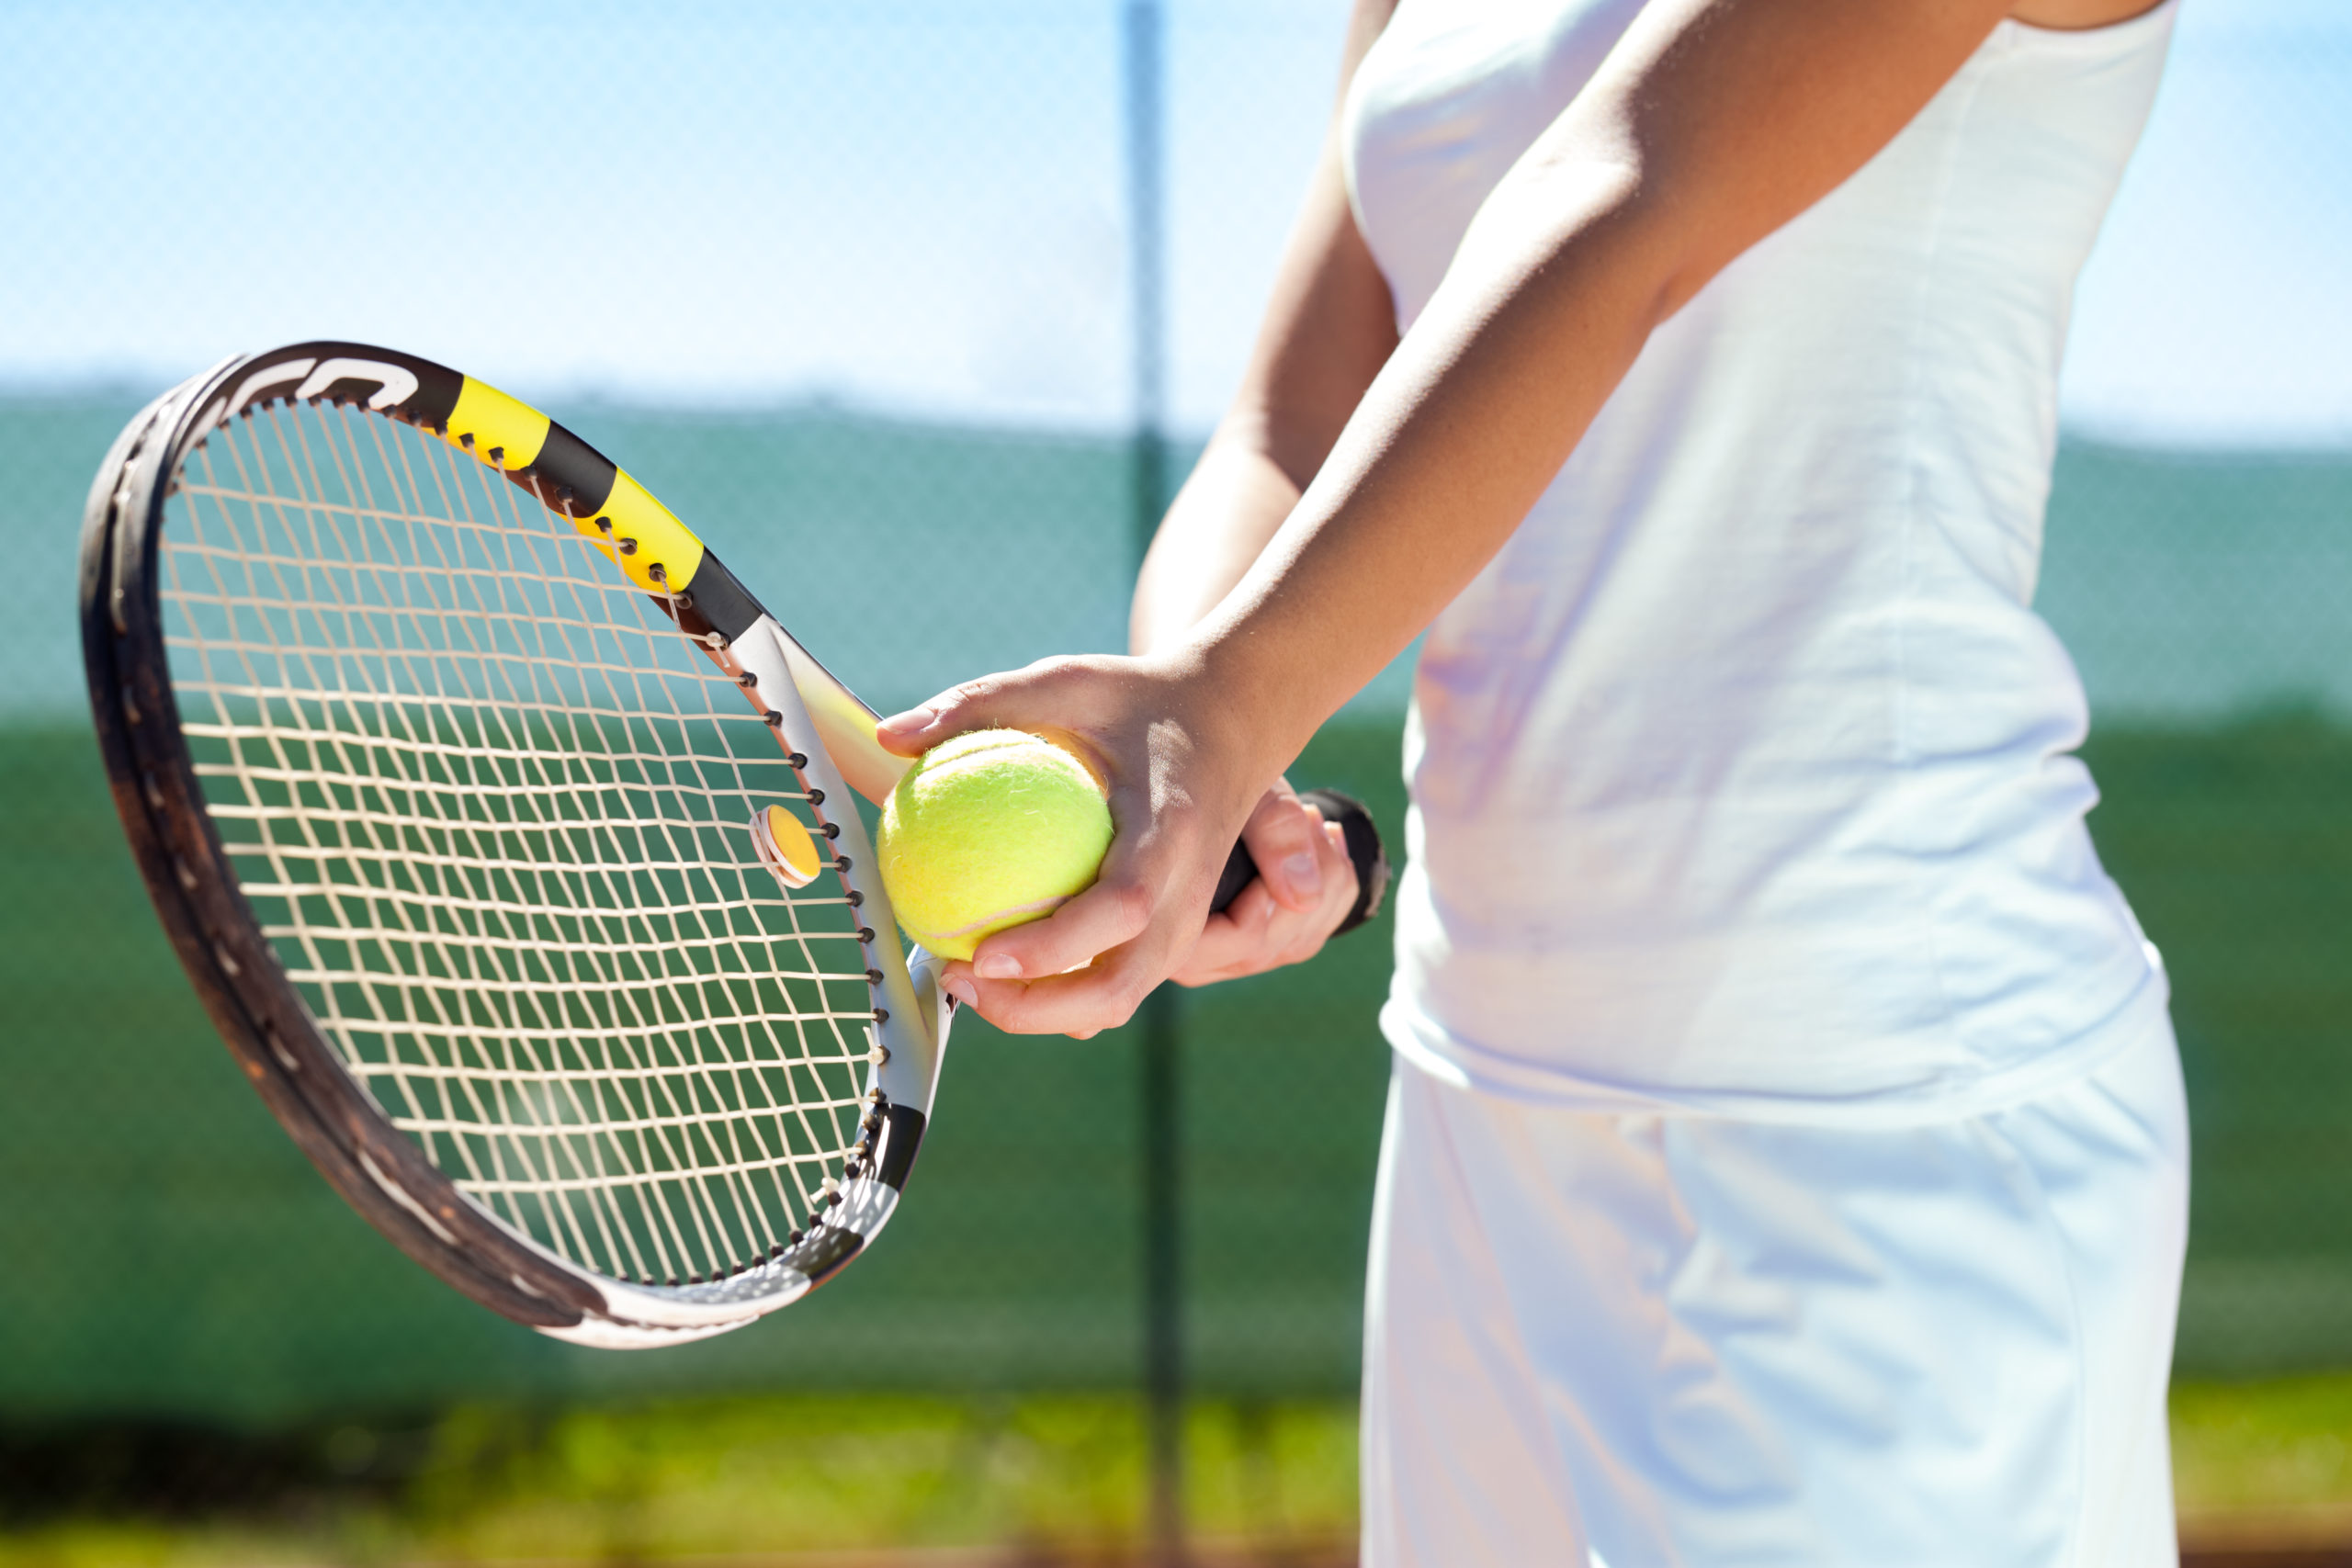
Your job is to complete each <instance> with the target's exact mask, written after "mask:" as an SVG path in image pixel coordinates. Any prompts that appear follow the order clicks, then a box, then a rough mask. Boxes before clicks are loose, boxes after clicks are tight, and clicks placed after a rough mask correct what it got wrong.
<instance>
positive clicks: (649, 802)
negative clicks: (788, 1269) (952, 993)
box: [164, 405, 872, 1280]
mask: <svg viewBox="0 0 2352 1568" xmlns="http://www.w3.org/2000/svg"><path fill="white" fill-rule="evenodd" d="M215 446H218V447H219V448H220V451H221V453H222V455H224V456H225V458H226V461H227V463H228V466H229V467H230V468H232V470H233V472H232V473H230V474H228V475H223V474H222V473H221V472H220V471H219V470H220V464H218V463H216V461H215V453H214V447H215ZM176 505H177V507H178V508H179V510H178V512H177V513H175V516H174V517H173V519H172V524H173V525H172V526H167V528H166V530H165V535H164V554H165V557H166V559H165V585H166V586H165V599H166V604H167V616H168V626H167V631H168V633H169V637H168V641H169V646H170V649H171V651H172V657H173V664H174V671H175V686H176V687H177V689H178V692H179V695H180V700H181V704H182V707H183V713H184V715H185V716H186V722H185V724H184V728H185V729H186V731H187V734H188V736H189V738H190V742H191V745H192V746H193V747H195V748H196V749H197V750H198V771H199V774H200V777H201V778H202V780H203V782H204V784H205V787H206V789H207V792H208V798H209V801H210V802H211V806H212V811H213V816H214V819H215V821H216V823H217V824H218V825H219V827H220V830H221V832H222V836H223V838H224V840H226V841H227V843H228V846H229V848H230V851H231V854H232V860H233V861H235V862H236V863H238V869H239V873H240V882H241V886H243V889H244V891H245V893H246V895H247V897H249V898H250V899H253V900H254V901H256V904H257V912H262V913H263V923H264V926H265V933H266V935H267V936H268V937H269V938H270V939H271V940H272V941H273V942H274V943H275V944H276V945H277V947H278V949H279V951H280V953H281V955H283V956H284V957H285V958H286V959H287V960H288V964H287V967H288V976H289V978H290V979H292V980H293V982H294V983H295V985H296V986H297V987H298V989H299V990H300V993H301V994H302V996H303V998H304V999H305V1001H306V1003H307V1004H308V1005H309V1006H310V1008H311V1012H312V1014H313V1016H314V1017H315V1018H316V1019H317V1020H318V1021H319V1023H320V1026H321V1029H322V1032H323V1033H324V1034H325V1035H326V1036H327V1038H328V1039H329V1040H330V1041H331V1042H332V1043H334V1046H335V1048H336V1049H337V1051H338V1052H339V1053H340V1054H341V1055H342V1056H343V1057H344V1059H345V1062H346V1064H347V1065H348V1066H350V1068H351V1070H352V1072H353V1074H354V1076H355V1077H356V1078H357V1079H358V1080H359V1081H360V1082H361V1083H363V1084H365V1085H366V1086H368V1089H369V1092H371V1093H372V1094H374V1095H375V1096H376V1098H377V1100H378V1101H379V1104H380V1105H382V1106H383V1108H384V1110H385V1111H386V1114H387V1115H388V1117H389V1118H390V1120H391V1121H392V1122H393V1123H394V1124H395V1125H398V1126H400V1127H401V1128H402V1130H403V1131H405V1132H407V1133H408V1134H410V1135H411V1136H413V1137H414V1138H416V1139H417V1141H418V1142H419V1144H420V1145H422V1146H423V1147H424V1150H425V1152H426V1153H427V1155H428V1156H430V1157H432V1158H433V1159H434V1160H435V1163H437V1164H440V1165H441V1166H442V1167H443V1168H444V1169H445V1171H447V1172H448V1174H450V1175H451V1177H452V1178H453V1179H454V1180H456V1182H457V1184H458V1186H459V1187H460V1189H461V1190H466V1191H467V1192H469V1194H470V1195H472V1196H473V1197H474V1198H475V1199H476V1200H477V1201H481V1203H482V1204H483V1205H484V1206H485V1207H486V1208H488V1209H489V1210H490V1211H491V1212H492V1213H495V1214H497V1215H499V1216H500V1217H501V1218H502V1219H503V1220H505V1221H506V1222H507V1223H508V1224H511V1225H513V1226H514V1227H515V1228H516V1229H517V1230H520V1231H522V1232H523V1233H524V1234H525V1235H529V1236H531V1237H532V1238H533V1239H534V1240H536V1241H538V1242H539V1243H540V1244H542V1245H544V1246H547V1247H550V1248H552V1249H553V1250H555V1251H557V1252H558V1253H560V1254H561V1255H562V1256H564V1257H566V1258H571V1260H572V1261H574V1262H575V1263H578V1264H580V1265H582V1266H583V1267H586V1268H590V1269H595V1270H597V1271H599V1272H604V1273H609V1274H615V1275H618V1276H621V1277H625V1278H634V1279H640V1280H645V1279H670V1278H682V1277H683V1278H695V1277H715V1276H718V1275H720V1274H724V1273H726V1272H729V1271H731V1270H733V1269H740V1268H742V1267H745V1266H747V1265H748V1264H750V1263H752V1262H754V1261H756V1260H758V1259H759V1258H762V1257H763V1256H766V1255H768V1254H770V1253H772V1252H773V1251H774V1250H775V1248H776V1247H778V1246H779V1245H780V1244H781V1242H782V1240H783V1239H784V1237H785V1236H786V1235H790V1234H792V1233H794V1232H796V1231H797V1229H798V1225H799V1222H798V1218H797V1216H798V1215H799V1214H800V1213H807V1212H811V1211H814V1210H817V1209H819V1208H820V1207H821V1205H822V1203H823V1202H824V1201H825V1199H826V1196H827V1188H826V1186H825V1183H826V1181H827V1180H828V1179H830V1170H831V1168H838V1166H839V1163H840V1161H841V1160H842V1158H843V1157H844V1155H845V1154H846V1153H847V1152H848V1151H849V1150H851V1149H854V1146H855V1145H856V1143H857V1134H856V1133H855V1127H856V1124H857V1122H858V1121H859V1119H860V1118H861V1117H862V1115H863V1114H864V1111H865V1100H864V1098H863V1095H862V1092H861V1090H862V1082H863V1077H864V1069H865V1065H866V1063H867V1062H868V1060H869V1059H870V1057H869V1053H870V1051H871V1049H872V1046H871V1042H870V1038H869V1037H868V1034H867V1027H868V1024H869V1023H870V1021H871V1017H872V1013H871V1005H872V1004H871V999H870V996H869V995H868V993H867V991H866V988H865V960H864V957H863V954H862V953H861V951H860V950H859V948H858V945H857V942H856V937H855V931H856V919H855V917H854V911H853V910H852V909H851V908H850V906H849V903H848V900H847V897H846V896H845V891H844V890H842V889H841V888H839V887H838V886H831V887H827V886H824V884H822V883H820V885H819V886H816V887H812V888H811V889H810V890H809V894H810V896H809V897H787V896H786V895H785V894H784V892H783V890H782V889H781V888H780V887H777V886H775V884H774V883H773V882H772V881H770V879H769V878H768V877H767V876H766V874H765V873H764V871H763V870H760V869H758V867H757V864H756V862H755V861H754V860H753V859H752V854H751V852H750V848H749V845H748V842H747V841H746V840H744V839H743V837H742V835H741V829H740V828H739V827H737V826H736V824H740V823H741V821H743V820H745V819H746V818H748V817H749V815H750V814H751V811H752V808H753V807H755V806H763V805H765V804H768V803H771V802H773V801H775V800H776V799H778V798H787V799H788V798H791V797H794V796H796V795H800V786H799V784H798V783H797V780H796V779H795V778H794V777H793V776H792V775H791V773H789V770H788V769H787V768H786V765H785V764H784V761H783V760H782V758H781V757H780V756H778V755H777V754H776V751H775V743H774V740H773V738H772V737H771V736H770V735H769V734H768V733H767V731H766V729H765V727H764V726H763V725H761V724H760V723H759V721H758V720H757V718H756V717H755V716H752V714H751V713H750V712H749V711H748V709H742V708H738V707H736V706H733V704H740V702H741V698H740V694H736V693H735V692H734V691H733V690H732V688H731V687H730V686H728V685H727V684H726V683H725V682H723V681H722V680H721V679H720V678H718V676H717V675H716V672H715V671H713V670H711V669H710V667H709V666H708V665H707V661H704V660H702V659H701V656H700V655H699V654H697V653H695V651H694V650H693V649H690V648H689V647H688V646H687V644H686V642H685V639H684V637H682V636H681V635H680V634H679V633H678V631H677V630H676V628H675V626H673V624H671V622H670V621H669V619H668V617H666V616H664V615H662V612H661V610H660V609H659V608H658V607H656V605H655V604H653V603H652V602H651V601H650V597H649V596H648V595H646V594H643V593H641V592H638V591H637V590H635V589H634V588H631V587H628V586H627V585H626V584H624V583H623V582H622V581H621V580H620V578H619V576H618V574H617V573H616V572H615V571H614V570H612V569H611V567H610V566H609V565H608V563H607V562H606V561H605V560H604V559H603V558H600V556H599V554H598V552H597V550H596V547H595V545H594V543H593V542H592V541H591V540H590V539H589V538H588V537H587V536H584V535H582V533H581V531H580V530H578V529H577V528H575V527H574V525H573V524H572V522H571V519H570V518H569V517H567V516H565V515H564V514H563V513H560V512H557V511H551V510H549V509H548V508H547V507H546V506H544V505H541V504H537V503H535V502H533V501H532V498H531V497H530V496H529V495H527V494H526V492H525V491H522V490H521V489H520V488H519V487H517V486H515V485H513V484H511V483H508V482H507V481H506V480H505V479H503V477H502V476H499V475H496V474H492V473H489V472H486V471H484V470H483V468H482V467H481V465H479V464H477V463H476V462H474V461H473V460H471V459H469V458H463V456H462V455H461V454H459V453H458V452H457V451H456V450H455V449H454V448H451V447H449V446H447V445H446V444H445V443H442V442H440V441H437V440H435V439H434V438H432V437H431V436H429V435H426V434H423V433H421V432H418V431H415V430H413V429H412V428H411V427H408V426H405V425H401V424H397V423H393V422H391V421H389V420H386V419H383V418H380V417H377V416H373V415H369V414H366V413H362V412H357V411H354V410H345V409H331V408H326V407H315V408H311V409H305V408H303V407H301V406H300V405H288V406H286V407H283V408H278V407H272V408H269V409H267V410H266V411H265V412H262V413H261V414H259V415H257V416H256V417H255V418H254V419H253V420H251V421H250V422H248V423H244V424H242V425H239V424H232V425H229V426H226V427H224V428H223V429H222V430H221V431H220V432H217V433H216V434H214V436H213V438H212V440H211V442H209V443H208V444H207V446H205V447H204V448H202V449H200V450H199V451H198V453H197V454H196V455H195V457H194V458H193V459H192V460H191V463H190V465H189V467H188V469H187V473H186V474H185V475H184V476H183V480H182V482H181V484H180V485H179V486H178V487H177V491H176ZM183 523H184V526H180V525H181V524H183ZM672 600H673V607H674V604H675V595H674V594H673V596H672ZM714 699H716V700H714ZM803 798H805V796H804V797H803Z"/></svg>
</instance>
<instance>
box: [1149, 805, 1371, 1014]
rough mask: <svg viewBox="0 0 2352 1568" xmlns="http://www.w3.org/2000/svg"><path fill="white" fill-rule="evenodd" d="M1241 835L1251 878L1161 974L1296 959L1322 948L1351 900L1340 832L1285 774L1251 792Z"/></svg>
mask: <svg viewBox="0 0 2352 1568" xmlns="http://www.w3.org/2000/svg"><path fill="white" fill-rule="evenodd" d="M1241 838H1242V841H1243V843H1245V844H1246V845H1247V846H1248V847H1249V850H1250V859H1251V860H1252V861H1254V862H1256V863H1257V864H1258V867H1259V874H1258V876H1257V878H1256V880H1254V881H1252V882H1250V884H1249V885H1248V886H1245V887H1243V888H1242V890H1241V892H1240V894H1239V896H1238V897H1236V898H1235V899H1234V900H1233V902H1232V903H1231V904H1229V905H1227V907H1226V908H1225V909H1224V910H1223V911H1221V912H1218V913H1214V914H1211V915H1210V916H1209V917H1208V923H1207V924H1206V925H1205V926H1204V928H1203V929H1202V931H1201V934H1200V938H1199V940H1198V941H1197V942H1194V943H1193V949H1192V952H1191V953H1188V954H1187V955H1186V956H1185V958H1184V960H1183V962H1182V963H1181V964H1178V966H1177V967H1176V969H1175V971H1174V972H1173V973H1172V974H1170V976H1169V978H1170V979H1171V980H1173V981H1175V982H1176V983H1177V984H1178V985H1180V986H1205V985H1209V984H1212V983H1214V982H1216V981H1218V980H1232V979H1238V978H1239V977H1240V976H1244V975H1257V974H1262V973H1263V972H1265V971H1266V970H1269V969H1279V968H1281V967H1283V965H1285V964H1303V963H1305V962H1306V960H1308V959H1310V958H1312V957H1314V956H1315V955H1316V954H1317V953H1319V952H1321V951H1322V950H1323V944H1324V943H1325V942H1328V941H1329V940H1330V938H1331V935H1332V933H1333V932H1335V931H1338V929H1339V928H1340V925H1341V924H1342V923H1343V922H1345V921H1346V919H1347V918H1348V916H1349V914H1350V913H1351V911H1352V910H1353V908H1354V907H1355V902H1356V897H1357V893H1358V885H1357V874H1356V866H1355V863H1354V862H1353V860H1352V859H1351V858H1350V856H1349V854H1348V843H1347V838H1346V835H1345V834H1344V833H1343V832H1342V831H1341V829H1340V825H1339V824H1338V823H1336V822H1327V821H1325V820H1324V819H1323V814H1322V813H1321V812H1320V811H1318V810H1317V809H1316V807H1313V806H1311V805H1308V804H1307V803H1306V802H1304V801H1302V800H1300V799H1299V798H1298V796H1297V795H1296V794H1295V793H1294V792H1293V791H1292V789H1291V787H1290V782H1289V781H1288V780H1286V779H1278V780H1276V781H1275V783H1274V787H1273V788H1272V789H1270V790H1268V791H1267V792H1266V793H1265V794H1264V795H1261V797H1260V798H1259V801H1258V806H1257V808H1256V809H1255V810H1254V811H1252V812H1251V813H1250V820H1249V823H1248V825H1247V826H1245V827H1244V828H1243V829H1242V830H1241Z"/></svg>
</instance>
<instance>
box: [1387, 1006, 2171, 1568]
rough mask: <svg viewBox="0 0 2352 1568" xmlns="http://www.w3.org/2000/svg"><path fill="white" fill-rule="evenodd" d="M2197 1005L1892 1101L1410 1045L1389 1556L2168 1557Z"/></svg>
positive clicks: (1513, 1565) (1507, 1566) (1390, 1386)
mask: <svg viewBox="0 0 2352 1568" xmlns="http://www.w3.org/2000/svg"><path fill="white" fill-rule="evenodd" d="M2187 1236H2188V1114H2187V1109H2186V1106H2185V1103H2184V1100H2183V1098H2182V1093H2181V1083H2180V1070H2179V1062H2178V1057H2177V1053H2176V1051H2175V1048H2174V1043H2173V1039H2172V1034H2171V1031H2170V1029H2169V1027H2168V1026H2167V1027H2165V1029H2163V1030H2162V1031H2160V1032H2159V1035H2158V1037H2155V1038H2151V1039H2150V1040H2148V1041H2147V1042H2146V1043H2143V1044H2142V1045H2140V1046H2137V1047H2134V1048H2133V1049H2131V1050H2130V1051H2128V1052H2126V1053H2124V1054H2123V1055H2120V1057H2118V1058H2116V1059H2115V1060H2113V1061H2112V1062H2110V1063H2109V1065H2108V1066H2105V1067H2104V1068H2102V1069H2100V1070H2099V1071H2098V1072H2097V1073H2095V1074H2093V1075H2092V1076H2091V1077H2087V1078H2084V1079H2082V1080H2079V1081H2077V1082H2075V1083H2074V1084H2072V1085H2070V1086H2068V1087H2066V1088H2064V1089H2057V1090H2054V1091H2052V1092H2050V1093H2047V1094H2044V1095H2042V1096H2041V1097H2040V1098H2037V1099H2034V1100H2028V1101H2026V1102H2024V1103H2022V1104H2018V1105H2015V1106H2012V1107H2009V1108H2007V1109H2006V1110H2001V1111H1994V1112H1991V1113H1988V1114H1985V1115H1980V1116H1975V1117H1972V1118H1969V1119H1967V1120H1962V1121H1953V1122H1940V1123H1935V1124H1931V1125H1926V1126H1914V1127H1906V1128H1900V1129H1894V1130H1885V1129H1876V1130H1858V1129H1853V1128H1838V1127H1817V1126H1790V1125H1767V1124H1760V1123H1756V1122H1739V1121H1730V1120H1722V1119H1713V1118H1704V1117H1696V1116H1668V1117H1661V1116H1657V1115H1614V1114H1598V1113H1592V1112H1586V1111H1563V1110H1558V1109H1553V1108H1546V1107H1541V1106H1532V1105H1528V1104H1524V1103H1521V1102H1517V1101H1512V1100H1500V1099H1497V1098H1494V1097H1491V1096H1486V1095H1480V1094H1477V1093H1475V1092H1472V1091H1468V1090H1464V1089H1456V1088H1451V1087H1448V1086H1446V1085H1444V1084H1442V1083H1441V1082H1439V1081H1438V1080H1437V1079H1435V1078H1433V1077H1430V1076H1429V1075H1427V1074H1426V1073H1423V1072H1421V1071H1419V1069H1417V1068H1414V1067H1412V1066H1409V1065H1407V1064H1405V1063H1403V1062H1401V1061H1400V1062H1399V1063H1398V1065H1397V1068H1396V1073H1395V1077H1394V1079H1393V1081H1392V1083H1391V1085H1390V1089H1389V1100H1388V1121H1387V1130H1386V1134H1385V1141H1384V1143H1383V1145H1382V1150H1381V1160H1380V1180H1379V1189H1378V1194H1377V1197H1376V1199H1375V1202H1374V1214H1373V1236H1372V1254H1371V1264H1370V1279H1369V1281H1368V1293H1369V1300H1368V1303H1367V1314H1366V1320H1365V1343H1364V1385H1363V1386H1364V1393H1363V1415H1364V1423H1363V1562H1364V1564H1365V1568H1400V1565H1404V1564H1414V1565H1428V1568H1438V1565H1441V1564H1442V1565H1443V1568H1478V1565H1486V1564H1492V1565H1495V1568H1535V1565H1537V1564H1552V1563H1556V1564H1562V1565H1565V1568H1587V1565H1588V1564H1600V1565H1602V1568H1653V1565H1660V1564H1694V1565H1700V1564H1703V1565H1705V1568H1721V1565H1729V1564H1743V1565H1745V1564H1767V1563H1770V1564H1790V1565H1792V1568H1794V1565H1798V1564H1803V1565H1804V1568H1826V1565H1829V1564H1849V1563H1850V1564H1855V1565H1857V1568H1897V1565H1901V1568H1933V1565H1937V1564H1945V1563H1949V1564H1953V1565H1954V1568H1961V1565H1966V1568H1979V1565H1983V1564H2000V1565H2001V1568H2027V1565H2038V1564H2049V1565H2052V1568H2056V1565H2058V1564H2065V1565H2067V1568H2109V1565H2113V1568H2127V1565H2128V1568H2143V1565H2145V1568H2154V1565H2155V1564H2159V1563H2162V1564H2165V1565H2166V1568H2170V1565H2171V1564H2173V1563H2174V1562H2176V1561H2177V1557H2176V1552H2175V1547H2174V1540H2173V1507H2172V1484H2171V1458H2170V1452H2169V1449H2168V1445H2167V1441H2166V1436H2165V1380H2166V1377H2167V1374H2168V1371H2169V1369H2170V1363H2171V1359H2172V1337H2173V1323H2174V1317H2175V1314H2176V1309H2177V1304H2178V1301H2179V1294H2180V1267H2181V1256H2182V1252H2183V1248H2184V1247H2185V1245H2186V1241H2187Z"/></svg>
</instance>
